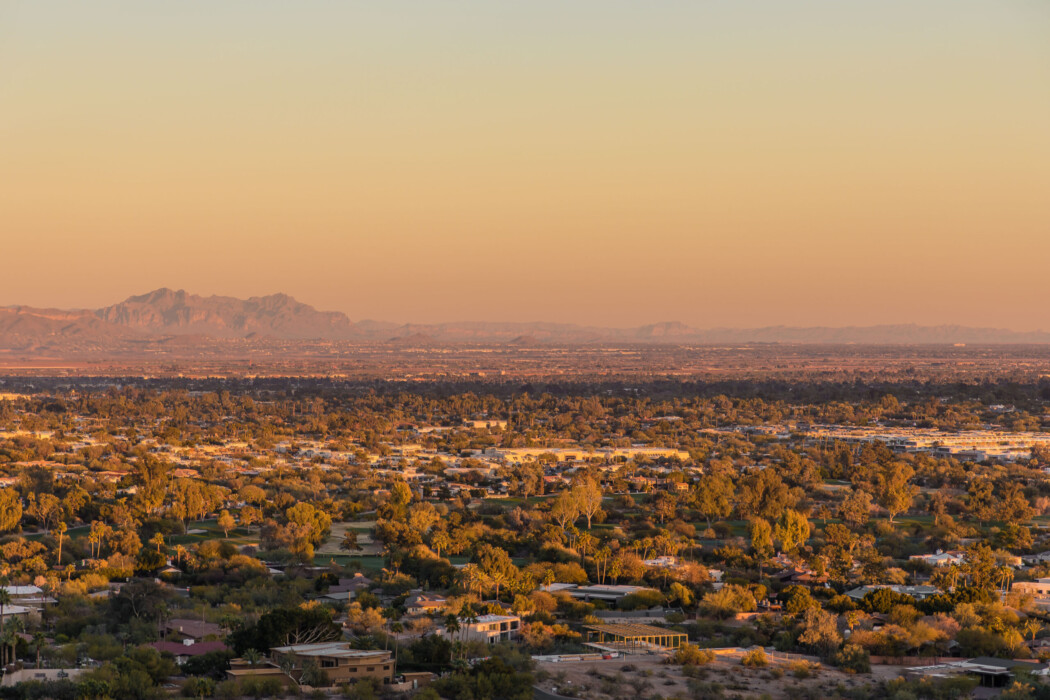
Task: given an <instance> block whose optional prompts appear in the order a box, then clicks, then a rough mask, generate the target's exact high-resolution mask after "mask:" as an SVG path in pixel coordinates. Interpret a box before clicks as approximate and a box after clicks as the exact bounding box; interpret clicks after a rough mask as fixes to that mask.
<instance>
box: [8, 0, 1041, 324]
mask: <svg viewBox="0 0 1050 700" xmlns="http://www.w3.org/2000/svg"><path fill="white" fill-rule="evenodd" d="M1048 37H1050V3H1048V2H1046V0H983V1H979V0H879V1H878V2H859V1H858V2H842V0H793V1H792V2H783V0H687V1H686V0H682V1H677V0H645V1H644V2H642V1H639V0H633V1H631V2H627V1H624V0H568V1H567V0H558V1H557V2H555V1H550V0H523V1H521V2H517V1H509V0H507V1H503V2H500V1H498V0H477V1H465V0H441V1H438V0H420V1H418V2H405V1H401V0H383V1H382V2H365V1H360V2H356V1H351V0H339V1H332V2H320V1H316V0H297V2H294V3H290V2H270V1H268V0H244V1H236V0H224V2H219V3H217V2H214V1H207V2H204V1H195V0H180V2H170V0H168V1H160V0H157V1H151V0H127V1H125V2H112V1H108V0H95V1H93V2H90V3H85V2H77V1H72V0H71V1H68V2H53V1H49V0H23V1H18V0H0V261H2V262H3V263H5V264H3V265H2V266H0V305H11V304H28V305H33V306H55V307H64V308H72V307H76V308H93V307H97V306H102V305H107V304H111V303H114V302H116V301H119V300H121V299H123V298H125V297H127V296H130V295H132V294H140V293H144V292H146V291H149V290H151V289H154V288H157V287H162V286H166V287H172V288H184V289H186V290H188V291H191V292H194V293H198V294H205V295H207V294H224V295H232V296H240V297H247V296H253V295H263V294H269V293H274V292H283V293H288V294H291V295H293V296H295V297H296V298H298V299H300V300H301V301H304V302H306V303H309V304H312V305H314V306H316V307H318V308H320V309H324V310H338V311H343V312H345V313H347V314H348V315H349V316H350V318H351V319H354V320H361V319H366V318H370V319H380V320H385V321H394V322H437V321H463V320H486V321H540V320H542V321H558V322H573V323H585V324H596V325H606V326H622V327H626V326H634V325H641V324H645V323H651V322H657V321H667V320H677V321H682V322H684V323H687V324H690V325H693V326H698V327H715V326H729V327H755V326H766V325H780V324H783V325H832V326H845V325H872V324H880V323H920V324H931V325H932V324H947V323H958V324H964V325H975V326H994V327H1004V328H1013V329H1016V330H1031V329H1050V312H1048V311H1047V304H1046V301H1047V292H1046V290H1047V282H1046V277H1047V270H1048V268H1050V266H1048V264H1047V263H1048V261H1050V40H1048Z"/></svg>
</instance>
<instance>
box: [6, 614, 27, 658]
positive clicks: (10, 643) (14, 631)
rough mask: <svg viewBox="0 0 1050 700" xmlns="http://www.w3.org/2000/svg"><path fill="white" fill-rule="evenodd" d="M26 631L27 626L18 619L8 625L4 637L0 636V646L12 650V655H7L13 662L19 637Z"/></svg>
mask: <svg viewBox="0 0 1050 700" xmlns="http://www.w3.org/2000/svg"><path fill="white" fill-rule="evenodd" d="M24 630H25V626H24V625H23V624H22V620H20V619H19V618H17V617H16V618H14V619H13V620H11V621H10V622H9V623H7V626H6V627H5V628H4V633H3V635H0V645H3V646H4V647H5V648H7V649H9V650H10V653H9V654H7V657H8V658H9V659H10V661H12V662H13V661H14V660H15V650H16V649H17V645H18V639H19V637H18V635H19V633H21V632H23V631H24Z"/></svg>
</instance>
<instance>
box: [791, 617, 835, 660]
mask: <svg viewBox="0 0 1050 700" xmlns="http://www.w3.org/2000/svg"><path fill="white" fill-rule="evenodd" d="M837 622H838V620H837V618H836V617H835V616H834V615H832V614H831V613H829V612H826V611H824V610H822V609H821V608H820V606H817V605H814V606H811V607H808V608H806V610H805V612H804V613H803V614H802V634H800V635H799V637H798V641H800V642H802V643H803V644H807V645H809V646H811V647H816V648H817V649H820V650H821V652H822V654H823V655H824V656H827V655H828V654H830V653H831V650H832V649H834V648H835V647H837V646H838V645H839V644H841V643H842V635H840V634H839V631H838V625H837Z"/></svg>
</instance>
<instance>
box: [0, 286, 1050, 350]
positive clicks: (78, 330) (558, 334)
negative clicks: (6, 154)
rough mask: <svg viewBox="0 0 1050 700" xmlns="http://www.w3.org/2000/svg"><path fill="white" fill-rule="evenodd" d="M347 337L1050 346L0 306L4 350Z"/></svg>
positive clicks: (243, 310) (952, 335)
mask: <svg viewBox="0 0 1050 700" xmlns="http://www.w3.org/2000/svg"><path fill="white" fill-rule="evenodd" d="M209 339H210V340H212V341H220V340H223V341H234V340H240V341H248V342H250V341H276V342H283V343H288V342H294V341H307V340H309V341H349V342H369V343H376V342H380V343H391V344H395V345H415V346H419V345H427V344H451V343H492V344H507V345H520V346H528V345H546V344H566V345H571V344H583V343H624V344H628V343H653V344H658V343H667V344H676V345H681V344H741V343H800V344H847V343H856V344H875V345H897V344H902V345H913V344H953V343H971V344H1000V343H1011V344H1017V343H1039V344H1041V343H1050V333H1048V332H1042V331H1034V332H1016V331H1010V330H1004V329H998V328H970V327H965V326H917V325H911V324H908V325H882V326H850V327H844V328H830V327H820V326H815V327H805V328H800V327H791V326H770V327H766V328H710V329H699V328H691V327H689V326H686V325H684V324H682V323H677V322H669V323H656V324H651V325H647V326H640V327H638V328H600V327H592V326H579V325H572V324H560V323H484V322H469V323H438V324H404V325H401V324H395V323H383V322H378V321H359V322H356V323H355V322H352V321H351V320H350V319H349V318H347V316H346V315H345V314H342V313H339V312H334V311H318V310H316V309H315V308H313V307H312V306H309V305H307V304H303V303H301V302H299V301H296V300H295V299H293V298H292V297H290V296H287V295H285V294H272V295H269V296H264V297H251V298H250V299H236V298H234V297H223V296H210V297H202V296H198V295H195V294H188V293H187V292H185V291H183V290H179V291H173V290H171V289H158V290H156V291H154V292H150V293H149V294H143V295H141V296H133V297H130V298H128V299H126V300H125V301H122V302H120V303H118V304H114V305H113V306H107V307H105V308H102V309H94V310H92V309H80V310H61V309H38V308H32V307H26V306H8V307H0V349H3V350H7V351H25V352H33V351H62V350H64V349H67V348H74V347H76V348H81V349H83V348H85V347H86V348H92V349H95V350H99V351H104V350H106V349H107V348H116V347H121V348H128V347H136V346H140V345H144V344H152V345H156V344H157V343H164V344H168V345H175V346H180V345H181V346H186V345H192V344H193V343H205V344H206V343H207V342H208V341H209Z"/></svg>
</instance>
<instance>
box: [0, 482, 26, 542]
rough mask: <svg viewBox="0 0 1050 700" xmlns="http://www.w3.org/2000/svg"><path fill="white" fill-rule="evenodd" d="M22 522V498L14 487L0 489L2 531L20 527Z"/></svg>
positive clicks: (0, 524) (0, 525) (0, 523)
mask: <svg viewBox="0 0 1050 700" xmlns="http://www.w3.org/2000/svg"><path fill="white" fill-rule="evenodd" d="M21 522H22V499H20V498H19V497H18V492H17V491H15V490H14V489H0V532H10V531H11V530H16V529H18V525H19V523H21Z"/></svg>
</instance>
